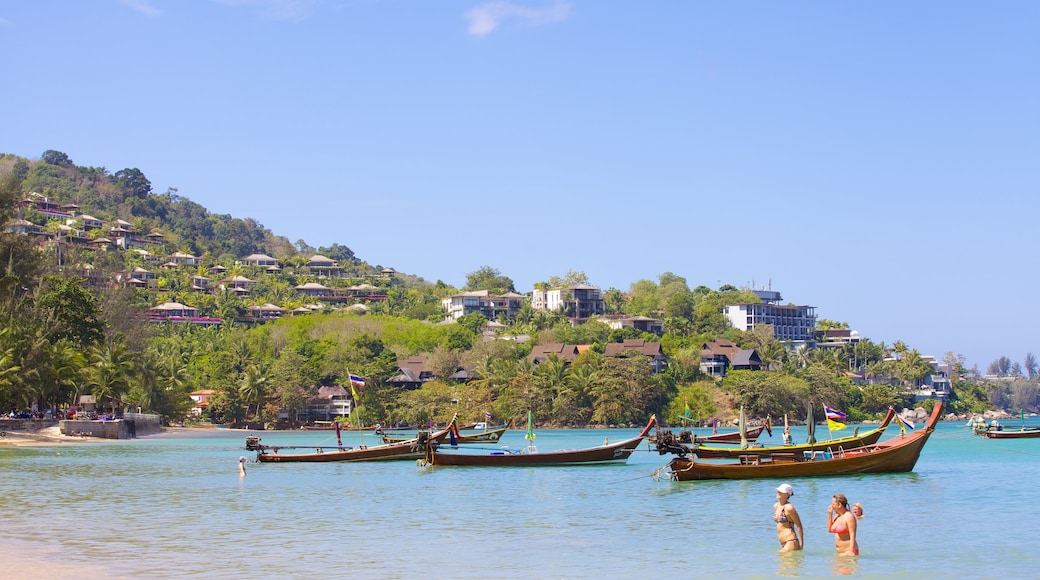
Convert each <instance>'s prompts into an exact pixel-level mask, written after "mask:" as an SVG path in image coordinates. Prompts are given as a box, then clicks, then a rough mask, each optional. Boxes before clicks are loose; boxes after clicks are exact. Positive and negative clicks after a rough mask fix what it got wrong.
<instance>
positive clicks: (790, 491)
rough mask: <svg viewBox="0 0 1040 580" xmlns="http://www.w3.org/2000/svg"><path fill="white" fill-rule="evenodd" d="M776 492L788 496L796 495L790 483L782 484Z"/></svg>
mask: <svg viewBox="0 0 1040 580" xmlns="http://www.w3.org/2000/svg"><path fill="white" fill-rule="evenodd" d="M776 490H777V491H779V492H780V493H784V494H787V495H794V488H793V487H791V484H790V483H781V484H780V486H779V487H777V488H776Z"/></svg>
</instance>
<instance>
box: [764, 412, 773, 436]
mask: <svg viewBox="0 0 1040 580" xmlns="http://www.w3.org/2000/svg"><path fill="white" fill-rule="evenodd" d="M766 433H769V436H770V437H772V436H773V417H772V416H770V415H766Z"/></svg>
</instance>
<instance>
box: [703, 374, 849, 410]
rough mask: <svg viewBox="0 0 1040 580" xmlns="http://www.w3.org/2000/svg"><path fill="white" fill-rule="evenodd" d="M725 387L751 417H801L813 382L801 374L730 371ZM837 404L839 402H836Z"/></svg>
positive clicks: (724, 380)
mask: <svg viewBox="0 0 1040 580" xmlns="http://www.w3.org/2000/svg"><path fill="white" fill-rule="evenodd" d="M722 389H723V390H725V391H728V392H731V393H733V394H734V395H735V396H736V403H737V405H743V406H744V409H745V412H747V413H748V414H749V415H751V416H759V417H765V416H766V415H769V414H771V415H773V416H774V417H780V416H783V414H784V413H788V414H792V415H795V416H800V415H801V414H803V413H804V409H805V406H806V402H807V401H808V400H809V398H810V397H811V396H812V385H810V384H809V383H808V382H806V381H805V380H803V379H800V378H798V377H794V376H790V375H785V374H782V373H774V372H767V371H731V372H729V373H728V374H727V375H726V378H725V379H723V381H722ZM833 404H837V403H833Z"/></svg>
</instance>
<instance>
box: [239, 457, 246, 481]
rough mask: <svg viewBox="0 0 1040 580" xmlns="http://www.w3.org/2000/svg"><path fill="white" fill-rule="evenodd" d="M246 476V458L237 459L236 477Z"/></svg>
mask: <svg viewBox="0 0 1040 580" xmlns="http://www.w3.org/2000/svg"><path fill="white" fill-rule="evenodd" d="M245 474H246V458H245V456H242V457H239V458H238V475H239V476H240V477H244V476H245Z"/></svg>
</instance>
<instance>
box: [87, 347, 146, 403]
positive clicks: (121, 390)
mask: <svg viewBox="0 0 1040 580" xmlns="http://www.w3.org/2000/svg"><path fill="white" fill-rule="evenodd" d="M136 370H137V369H136V367H135V365H134V360H133V354H132V353H131V352H130V351H129V349H127V347H126V343H125V342H124V341H123V339H122V337H121V336H120V337H116V338H115V339H114V340H109V341H105V342H102V343H99V344H97V345H95V346H94V347H93V348H91V350H90V370H89V377H90V379H89V381H88V384H89V385H90V387H91V394H93V395H94V398H95V399H96V400H97V402H98V404H99V405H100V404H103V401H105V400H106V399H107V400H108V401H109V403H110V405H111V408H112V413H113V414H115V413H116V412H117V411H116V409H117V408H118V407H119V406H120V404H121V403H122V400H123V396H124V395H125V394H126V393H127V391H129V390H130V385H131V383H132V382H133V381H134V379H135V377H136V374H137V373H136Z"/></svg>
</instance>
